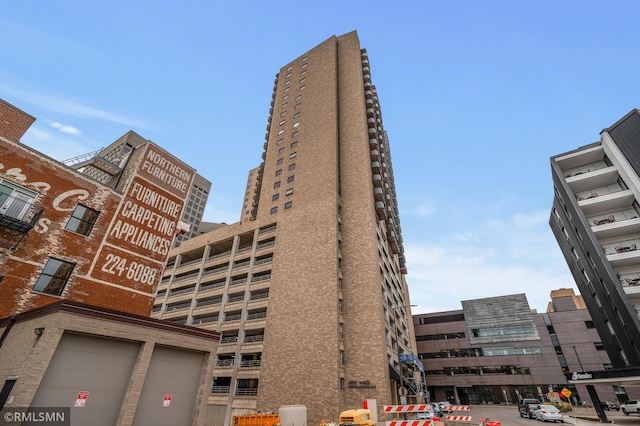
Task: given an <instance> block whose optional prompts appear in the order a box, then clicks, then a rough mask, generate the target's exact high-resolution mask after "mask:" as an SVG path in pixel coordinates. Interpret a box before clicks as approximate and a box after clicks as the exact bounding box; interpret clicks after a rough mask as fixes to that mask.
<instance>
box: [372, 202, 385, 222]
mask: <svg viewBox="0 0 640 426" xmlns="http://www.w3.org/2000/svg"><path fill="white" fill-rule="evenodd" d="M375 207H376V214H377V215H378V219H380V220H384V219H385V218H386V214H385V207H384V203H383V202H382V201H376V204H375Z"/></svg>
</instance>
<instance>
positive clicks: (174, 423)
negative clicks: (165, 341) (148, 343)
mask: <svg viewBox="0 0 640 426" xmlns="http://www.w3.org/2000/svg"><path fill="white" fill-rule="evenodd" d="M204 360H205V355H204V353H203V352H193V351H186V350H182V349H175V348H167V347H162V346H156V347H155V349H154V351H153V355H152V356H151V363H150V364H149V370H148V371H147V377H146V378H145V380H144V385H143V387H142V394H141V395H140V401H139V404H138V409H137V410H136V414H135V417H134V418H133V426H149V425H154V426H188V425H190V424H191V421H192V419H193V413H194V408H195V405H196V398H197V396H198V388H199V386H200V381H201V378H202V373H203V368H204ZM169 395H170V397H169ZM166 398H170V400H169V402H168V404H167V403H165V399H166ZM167 405H168V406H167Z"/></svg>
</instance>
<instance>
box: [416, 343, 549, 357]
mask: <svg viewBox="0 0 640 426" xmlns="http://www.w3.org/2000/svg"><path fill="white" fill-rule="evenodd" d="M540 353H542V351H541V350H540V348H539V347H532V348H515V347H513V346H501V347H495V348H462V349H443V350H441V351H439V352H427V353H421V354H418V356H419V358H420V359H438V358H467V357H480V356H504V355H535V354H540Z"/></svg>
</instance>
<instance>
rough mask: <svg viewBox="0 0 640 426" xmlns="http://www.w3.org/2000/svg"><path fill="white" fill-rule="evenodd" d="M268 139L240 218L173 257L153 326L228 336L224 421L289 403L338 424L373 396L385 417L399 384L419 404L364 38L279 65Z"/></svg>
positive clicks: (222, 365) (385, 157)
mask: <svg viewBox="0 0 640 426" xmlns="http://www.w3.org/2000/svg"><path fill="white" fill-rule="evenodd" d="M265 139H266V140H265V143H264V152H263V154H262V158H263V160H264V162H263V163H262V164H260V166H259V167H258V169H256V170H254V171H253V174H252V175H251V176H250V179H249V181H248V183H247V193H245V194H243V198H244V201H245V202H244V203H243V206H244V205H247V207H246V208H243V211H242V214H241V220H240V221H239V222H238V223H235V224H231V225H228V226H225V227H222V228H219V229H216V230H213V231H211V232H209V233H207V234H205V235H201V236H199V237H196V238H193V239H191V240H189V241H186V242H183V243H182V245H181V246H180V247H179V248H177V249H174V250H173V251H172V252H171V253H170V258H169V263H168V265H167V270H166V273H165V276H164V278H163V280H162V282H161V284H160V287H159V291H158V297H157V301H156V305H155V306H154V313H153V314H152V315H153V316H154V317H157V318H162V319H167V320H171V321H176V322H180V323H186V324H193V325H198V326H201V327H206V328H210V329H212V330H217V331H220V332H222V338H221V344H220V347H219V350H218V354H217V359H216V361H215V362H216V365H215V369H214V379H213V387H212V395H211V397H210V404H211V405H210V418H211V419H212V420H215V422H217V423H218V424H228V423H229V420H230V416H231V415H232V414H236V413H239V412H244V411H247V410H249V409H255V410H261V411H270V410H274V411H275V410H278V409H279V407H281V406H284V405H304V406H306V407H307V410H308V420H309V423H317V422H319V421H320V420H321V419H323V418H324V419H327V420H329V419H334V420H337V416H338V414H339V412H340V411H341V410H343V409H348V408H358V407H361V406H362V401H363V400H365V399H375V400H376V402H377V405H378V406H377V410H376V408H375V407H372V408H374V411H377V414H379V415H382V412H381V411H382V406H383V405H384V404H391V403H394V402H397V401H398V396H397V395H398V392H397V391H398V388H399V387H400V386H401V385H403V386H405V387H410V388H412V389H414V390H417V392H416V393H419V389H418V388H419V385H421V384H420V383H418V384H417V383H416V382H417V381H418V380H416V377H419V374H417V372H418V370H419V368H420V367H421V365H420V363H419V362H418V361H417V357H416V356H415V355H414V354H415V349H414V337H413V329H412V323H411V320H410V318H411V314H410V310H409V305H410V301H409V295H408V291H407V285H406V282H405V278H404V276H405V274H406V267H405V259H404V252H403V244H402V236H401V229H400V221H399V216H398V205H397V200H396V192H395V187H394V180H393V169H392V164H391V156H390V150H389V143H388V140H387V134H386V132H385V130H384V127H383V123H382V116H381V111H380V105H379V100H378V95H377V93H376V88H375V86H374V85H373V84H372V83H371V72H370V67H369V58H368V55H367V52H366V51H365V50H364V49H361V47H360V43H359V40H358V37H357V34H356V33H355V32H352V33H349V34H346V35H343V36H339V37H335V36H334V37H331V38H329V39H328V40H326V41H325V42H323V43H322V44H320V45H318V46H317V47H315V48H313V49H312V50H310V51H309V52H307V53H305V54H303V55H302V56H300V57H298V58H296V59H294V60H293V61H291V62H289V63H287V64H286V65H284V66H283V67H282V68H281V70H280V72H279V73H278V74H277V76H276V79H275V85H274V88H273V96H272V102H271V109H270V111H269V124H268V126H267V134H266V138H265ZM252 179H254V180H252ZM247 211H248V212H247ZM245 219H246V221H245ZM401 355H402V356H401ZM410 393H411V392H410Z"/></svg>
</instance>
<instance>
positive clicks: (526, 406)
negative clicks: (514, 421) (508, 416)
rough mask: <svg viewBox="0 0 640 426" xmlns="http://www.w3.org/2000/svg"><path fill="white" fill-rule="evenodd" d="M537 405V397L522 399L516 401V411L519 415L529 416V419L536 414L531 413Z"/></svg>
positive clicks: (538, 402) (538, 403)
mask: <svg viewBox="0 0 640 426" xmlns="http://www.w3.org/2000/svg"><path fill="white" fill-rule="evenodd" d="M539 405H540V401H538V400H537V399H528V398H525V399H523V400H522V401H520V402H519V403H518V412H519V413H520V417H529V418H530V419H534V418H535V417H536V416H535V414H533V410H534V409H535V408H537V407H538V406H539Z"/></svg>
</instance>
